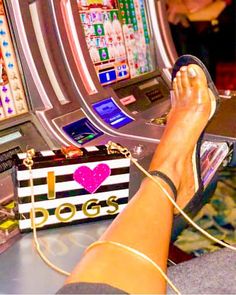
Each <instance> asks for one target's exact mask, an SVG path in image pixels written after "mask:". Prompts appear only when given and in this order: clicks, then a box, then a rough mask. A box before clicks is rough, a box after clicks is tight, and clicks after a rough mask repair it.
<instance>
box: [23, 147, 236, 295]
mask: <svg viewBox="0 0 236 295" xmlns="http://www.w3.org/2000/svg"><path fill="white" fill-rule="evenodd" d="M110 144H111V145H112V147H113V149H115V148H116V149H117V150H119V151H120V152H121V153H122V154H123V155H125V157H127V158H130V160H131V161H132V162H133V163H134V164H135V165H136V166H137V167H138V168H139V169H140V170H141V171H142V172H143V173H144V174H145V175H146V176H147V177H149V178H150V179H152V180H153V181H154V182H155V183H156V184H157V185H158V186H159V188H160V189H161V190H162V191H163V192H164V194H165V195H166V196H167V198H168V199H169V201H170V202H171V203H172V204H173V206H174V207H175V208H176V209H177V210H178V211H179V212H180V214H182V215H183V217H184V218H185V219H186V220H187V221H188V222H189V223H190V224H191V225H192V226H193V227H195V228H196V229H197V230H198V231H200V232H201V233H202V234H203V235H204V236H206V237H207V238H209V239H211V240H212V241H214V242H216V243H218V244H220V245H222V246H224V247H227V248H229V249H231V250H233V251H236V248H235V247H233V246H231V245H229V244H226V243H224V242H222V241H220V240H218V239H217V238H215V237H213V236H212V235H210V234H209V233H208V232H206V231H205V230H204V229H202V228H201V227H200V226H198V225H197V224H196V223H195V222H194V221H193V220H192V219H191V218H190V217H189V216H188V215H187V214H186V213H185V212H184V211H183V210H182V209H181V208H180V207H179V206H178V204H177V203H176V202H175V201H174V200H173V198H172V197H171V195H170V194H169V193H168V191H167V190H166V189H165V188H164V187H163V186H162V184H161V183H160V182H159V181H158V180H157V179H156V178H155V177H153V176H152V175H151V174H149V173H148V172H147V171H146V170H145V169H144V168H143V167H142V166H141V165H140V164H139V163H138V162H137V160H135V159H134V158H133V157H132V155H131V153H130V152H129V150H128V149H126V148H123V147H120V146H119V145H116V144H114V143H110ZM24 164H25V166H26V167H28V169H29V173H30V187H31V202H32V217H31V218H32V220H31V221H32V227H33V236H34V243H35V247H36V250H37V252H38V253H39V255H40V257H41V258H42V260H43V261H44V262H45V263H46V264H48V265H49V266H50V267H51V268H52V269H54V270H55V271H57V272H59V273H61V274H63V275H66V276H69V275H70V273H69V272H66V271H64V270H62V269H61V268H59V267H57V266H55V265H54V264H53V263H51V262H50V261H49V260H48V258H47V257H46V256H45V255H44V254H43V252H42V251H41V249H40V244H39V242H38V238H37V233H36V226H35V208H34V189H33V176H32V169H31V168H32V166H33V160H32V154H31V152H27V158H26V159H25V160H24ZM102 244H110V245H113V246H118V247H120V248H122V249H125V250H127V251H129V252H132V253H133V254H136V255H138V256H139V257H142V258H143V259H145V260H146V261H148V262H150V263H151V264H152V265H153V266H154V267H155V268H156V269H157V270H158V271H159V272H160V274H161V275H162V276H163V278H164V279H165V280H166V281H167V283H168V284H169V285H170V286H171V288H172V289H173V290H174V291H175V292H176V293H177V294H180V292H179V290H178V289H177V288H176V286H175V285H174V284H173V283H172V282H171V281H170V279H169V278H168V277H167V275H166V274H165V272H164V271H163V270H162V269H161V268H160V266H159V265H158V264H156V263H155V262H154V261H153V260H152V259H151V258H149V257H148V256H147V255H145V254H143V253H141V252H139V251H138V250H136V249H133V248H131V247H129V246H127V245H124V244H121V243H118V242H113V241H97V242H95V243H92V244H91V245H90V246H89V247H88V248H87V250H86V252H87V251H88V250H90V249H91V248H93V247H95V246H98V245H102ZM86 252H85V253H86Z"/></svg>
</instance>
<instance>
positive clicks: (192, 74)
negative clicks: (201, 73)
mask: <svg viewBox="0 0 236 295" xmlns="http://www.w3.org/2000/svg"><path fill="white" fill-rule="evenodd" d="M188 76H189V77H190V78H195V77H196V76H197V73H196V71H195V70H194V69H193V68H188Z"/></svg>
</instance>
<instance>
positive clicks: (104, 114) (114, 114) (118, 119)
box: [93, 97, 133, 129]
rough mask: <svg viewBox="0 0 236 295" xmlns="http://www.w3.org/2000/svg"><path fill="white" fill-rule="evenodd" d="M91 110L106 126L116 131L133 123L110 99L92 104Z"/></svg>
mask: <svg viewBox="0 0 236 295" xmlns="http://www.w3.org/2000/svg"><path fill="white" fill-rule="evenodd" d="M93 109H94V110H95V112H96V113H97V114H98V115H99V116H100V117H101V118H102V119H103V120H104V121H105V122H106V123H107V124H109V125H110V126H112V127H114V128H116V129H119V128H120V127H122V126H124V125H126V124H128V123H130V122H132V121H133V119H132V118H130V117H129V116H128V115H127V114H125V113H124V112H123V111H122V110H121V109H120V108H119V106H118V105H117V104H116V103H115V101H114V100H113V98H112V97H109V98H106V99H103V100H102V101H99V102H96V103H94V104H93Z"/></svg>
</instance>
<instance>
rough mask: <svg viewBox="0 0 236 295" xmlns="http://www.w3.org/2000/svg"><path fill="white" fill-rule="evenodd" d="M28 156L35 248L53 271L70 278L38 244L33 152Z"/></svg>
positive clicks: (25, 161)
mask: <svg viewBox="0 0 236 295" xmlns="http://www.w3.org/2000/svg"><path fill="white" fill-rule="evenodd" d="M27 156H28V157H27V158H26V159H25V160H24V164H25V166H26V167H28V169H29V174H30V178H29V182H30V188H31V203H32V211H31V212H32V215H31V222H32V227H33V237H34V244H35V248H36V250H37V252H38V254H39V256H40V257H41V258H42V260H43V261H44V262H45V263H46V264H47V265H48V266H50V267H51V268H52V269H54V270H55V271H57V272H59V273H61V274H63V275H65V276H69V275H70V273H69V272H67V271H64V270H63V269H61V268H59V267H57V266H56V265H54V264H53V263H52V262H51V261H49V259H48V258H47V257H46V256H45V255H44V254H43V252H42V251H41V249H40V244H39V242H38V237H37V232H36V226H35V207H34V201H35V199H34V183H33V175H32V166H33V164H34V162H33V160H32V152H28V153H27Z"/></svg>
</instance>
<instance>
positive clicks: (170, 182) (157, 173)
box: [148, 170, 177, 200]
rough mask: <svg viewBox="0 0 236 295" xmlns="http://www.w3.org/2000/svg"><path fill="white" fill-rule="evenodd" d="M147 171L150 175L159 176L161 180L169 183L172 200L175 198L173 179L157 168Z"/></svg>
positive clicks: (175, 190)
mask: <svg viewBox="0 0 236 295" xmlns="http://www.w3.org/2000/svg"><path fill="white" fill-rule="evenodd" d="M148 173H149V174H151V175H152V176H157V177H159V178H161V179H162V180H164V181H165V182H166V183H167V184H168V185H169V187H170V189H171V190H172V193H173V196H174V200H176V198H177V189H176V187H175V185H174V183H173V181H172V180H171V179H170V178H169V177H168V176H167V175H166V174H165V173H163V172H161V171H158V170H153V171H149V172H148Z"/></svg>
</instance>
